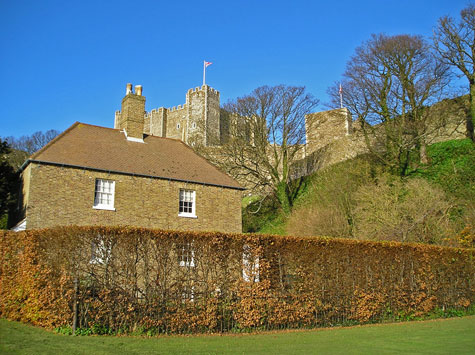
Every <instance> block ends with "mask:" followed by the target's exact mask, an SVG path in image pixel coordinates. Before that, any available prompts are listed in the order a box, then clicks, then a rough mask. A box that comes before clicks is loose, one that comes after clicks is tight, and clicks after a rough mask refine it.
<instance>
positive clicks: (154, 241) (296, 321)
mask: <svg viewBox="0 0 475 355" xmlns="http://www.w3.org/2000/svg"><path fill="white" fill-rule="evenodd" d="M91 249H92V250H91ZM0 252H1V255H0V256H1V258H0V260H1V269H0V286H1V287H0V299H1V300H2V302H1V304H0V316H1V317H6V318H8V319H12V320H20V321H22V322H27V323H32V324H36V325H40V326H44V327H49V328H59V331H60V332H69V330H68V329H69V328H68V327H71V325H72V319H73V309H74V307H73V305H74V304H75V302H76V301H77V305H78V307H77V309H78V324H77V328H78V329H80V331H79V333H80V334H122V333H129V334H130V333H140V334H156V333H198V332H226V331H247V330H253V329H282V328H296V327H310V326H322V325H330V324H350V323H351V324H354V323H364V322H376V321H381V320H383V319H387V317H388V314H392V315H400V316H401V317H402V316H404V317H422V316H425V315H430V314H431V312H434V310H437V309H449V308H452V309H456V310H467V309H470V307H473V304H474V302H475V290H474V289H473V286H472V285H473V284H474V282H475V261H474V258H473V253H474V250H473V249H456V248H447V247H435V246H428V245H420V244H407V243H406V244H402V243H395V242H390V243H382V242H370V241H364V242H363V241H355V240H349V239H328V238H317V237H311V238H297V237H277V236H269V235H236V234H224V233H194V232H173V231H161V230H148V229H138V228H126V227H116V228H109V227H64V228H53V229H44V230H33V231H25V232H19V233H13V232H0ZM75 279H77V281H78V282H77V283H76V284H77V285H78V289H77V292H76V290H75V286H74V285H75V282H74V280H75Z"/></svg>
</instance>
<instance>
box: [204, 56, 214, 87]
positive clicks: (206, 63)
mask: <svg viewBox="0 0 475 355" xmlns="http://www.w3.org/2000/svg"><path fill="white" fill-rule="evenodd" d="M211 64H213V63H211V62H207V61H206V60H203V86H205V85H206V68H207V67H209V66H210V65H211Z"/></svg>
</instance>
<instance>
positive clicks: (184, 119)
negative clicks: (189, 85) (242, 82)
mask: <svg viewBox="0 0 475 355" xmlns="http://www.w3.org/2000/svg"><path fill="white" fill-rule="evenodd" d="M226 117H227V115H225V114H224V113H223V114H221V109H220V103H219V92H218V91H217V90H215V89H213V88H212V87H210V86H208V85H203V86H202V87H197V88H195V89H190V90H188V92H187V93H186V101H185V103H184V104H183V105H178V106H174V107H172V108H164V107H160V108H157V109H153V110H151V111H150V112H146V111H145V97H144V96H142V86H141V85H136V86H135V93H134V92H133V91H132V84H127V87H126V93H125V97H124V98H123V100H122V108H121V111H116V113H115V123H114V128H117V129H122V130H125V131H126V132H127V135H128V137H136V136H138V135H140V134H142V133H145V134H148V135H153V136H158V137H167V138H175V139H179V140H182V141H183V142H185V143H186V144H188V145H191V146H195V145H202V146H216V145H220V144H222V142H224V140H225V136H226V135H227V134H228V132H227V127H228V126H229V125H228V124H227V122H225V120H226ZM137 122H139V123H137Z"/></svg>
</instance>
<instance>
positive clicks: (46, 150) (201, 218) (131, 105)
mask: <svg viewBox="0 0 475 355" xmlns="http://www.w3.org/2000/svg"><path fill="white" fill-rule="evenodd" d="M144 112H145V98H144V97H142V96H141V88H140V90H139V91H137V93H136V94H134V93H128V94H127V95H126V96H125V97H124V99H123V101H122V119H121V123H120V127H119V128H117V129H111V128H105V127H98V126H93V125H88V124H84V123H79V122H76V123H74V124H73V125H72V126H71V127H70V128H68V129H67V130H66V131H64V132H63V133H62V134H60V135H59V136H58V137H56V138H55V139H54V140H52V141H51V142H50V143H49V144H47V145H46V146H45V147H43V148H42V149H41V150H39V151H38V152H36V153H35V154H33V155H32V156H31V157H30V158H29V159H28V160H27V161H26V162H25V164H23V166H22V167H21V176H22V182H23V185H22V190H21V198H20V201H21V203H22V205H21V212H20V217H21V218H20V219H21V222H19V223H18V224H17V225H16V227H14V230H22V229H33V228H43V227H51V226H57V225H133V226H139V227H149V228H163V229H174V230H214V231H223V232H237V233H239V232H241V230H242V229H241V195H242V190H243V188H242V187H241V186H240V185H239V184H238V183H237V182H236V181H235V180H233V179H232V178H231V177H229V176H228V175H226V174H225V173H223V172H221V171H220V170H218V169H217V168H216V167H214V166H213V165H212V164H210V163H209V162H208V161H207V160H206V159H204V158H202V157H201V156H199V155H197V154H196V153H195V152H194V151H193V150H192V149H191V148H190V147H188V146H187V145H186V144H185V143H183V142H182V141H180V140H177V139H170V138H161V137H155V136H152V135H146V134H144V133H143V132H144Z"/></svg>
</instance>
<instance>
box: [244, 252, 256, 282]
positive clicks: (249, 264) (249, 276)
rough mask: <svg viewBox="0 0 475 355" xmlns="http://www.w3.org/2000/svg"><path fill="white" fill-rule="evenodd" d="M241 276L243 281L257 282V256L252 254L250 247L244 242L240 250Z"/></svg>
mask: <svg viewBox="0 0 475 355" xmlns="http://www.w3.org/2000/svg"><path fill="white" fill-rule="evenodd" d="M242 278H243V279H244V281H245V282H259V281H260V272H259V256H257V255H252V248H251V246H250V245H248V244H244V246H243V251H242Z"/></svg>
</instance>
